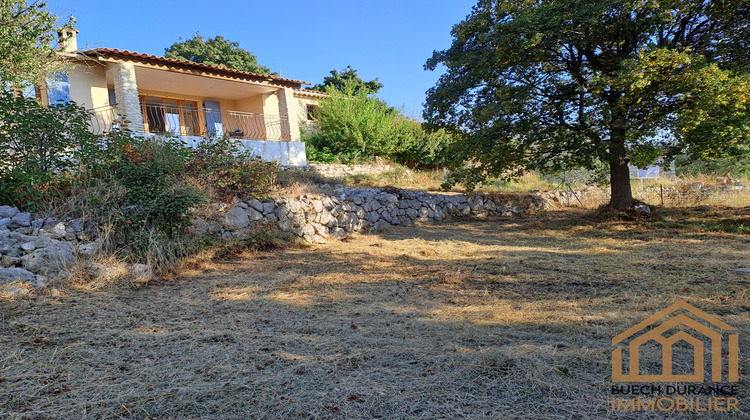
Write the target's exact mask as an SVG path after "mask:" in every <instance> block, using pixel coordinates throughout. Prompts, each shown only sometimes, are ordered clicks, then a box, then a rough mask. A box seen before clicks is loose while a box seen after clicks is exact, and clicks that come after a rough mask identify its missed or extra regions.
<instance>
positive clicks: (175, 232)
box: [92, 135, 205, 262]
mask: <svg viewBox="0 0 750 420" xmlns="http://www.w3.org/2000/svg"><path fill="white" fill-rule="evenodd" d="M111 140H112V141H111V143H110V148H109V154H108V156H107V160H106V161H103V162H101V163H100V165H99V166H97V168H96V169H95V170H94V171H93V172H92V175H93V176H94V177H95V178H97V179H101V180H102V181H101V182H103V185H99V187H98V188H108V189H109V190H110V191H116V192H117V193H116V194H109V195H107V196H106V197H107V199H106V201H103V202H100V203H97V204H98V205H99V206H100V207H99V213H101V214H100V215H101V216H106V218H105V219H106V220H108V221H109V223H111V229H110V230H111V232H112V234H111V237H110V244H109V246H110V248H112V250H115V249H122V250H124V251H125V253H126V256H127V257H130V259H133V260H136V261H141V262H148V260H151V259H152V258H150V257H148V256H149V255H152V254H153V250H162V251H163V250H165V249H172V248H174V246H173V245H174V243H173V242H174V241H173V239H174V238H176V237H178V236H179V235H180V233H181V231H182V229H183V228H184V227H186V226H187V225H188V224H189V223H190V209H191V208H193V207H195V206H197V205H198V204H201V203H203V202H205V194H204V193H203V192H202V191H200V190H198V189H196V188H194V187H192V186H190V185H187V184H185V183H184V182H182V179H181V178H182V174H184V172H185V169H186V166H187V163H188V162H189V159H190V150H189V149H188V148H186V147H185V146H184V144H182V143H181V142H179V141H178V140H176V139H173V138H169V137H164V138H156V137H149V138H139V137H127V136H123V135H115V136H113V137H112V138H111ZM156 243H159V244H161V246H158V247H156ZM169 254H170V255H171V254H174V255H179V252H176V251H174V250H173V251H170V253H169Z"/></svg>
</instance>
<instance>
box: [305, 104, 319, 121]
mask: <svg viewBox="0 0 750 420" xmlns="http://www.w3.org/2000/svg"><path fill="white" fill-rule="evenodd" d="M319 117H320V112H319V110H318V106H317V105H308V106H307V121H315V120H317V119H318V118H319Z"/></svg>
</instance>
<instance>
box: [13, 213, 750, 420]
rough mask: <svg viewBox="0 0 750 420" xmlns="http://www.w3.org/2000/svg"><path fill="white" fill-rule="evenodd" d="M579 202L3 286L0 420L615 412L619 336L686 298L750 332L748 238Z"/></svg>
mask: <svg viewBox="0 0 750 420" xmlns="http://www.w3.org/2000/svg"><path fill="white" fill-rule="evenodd" d="M581 216H582V213H576V212H565V213H554V212H551V213H548V214H545V215H541V216H533V217H526V218H518V219H503V220H473V221H461V222H448V223H444V224H440V225H433V226H423V227H409V228H396V229H391V230H390V231H387V232H385V233H382V234H379V235H369V236H358V237H356V238H353V239H351V240H348V241H346V242H338V243H331V244H326V245H321V246H315V247H307V248H289V249H284V250H277V251H274V252H270V253H260V254H249V255H245V256H243V257H242V258H239V259H236V260H233V261H229V262H225V263H221V264H218V265H217V266H216V267H215V269H214V270H211V271H209V272H204V273H188V274H187V275H186V276H184V277H182V278H180V279H178V280H175V281H169V282H166V281H165V282H158V283H156V284H152V285H149V286H148V287H145V288H142V289H138V290H121V291H111V292H96V293H93V292H76V291H72V292H69V293H68V294H66V295H65V296H62V297H56V298H52V297H38V298H30V299H23V300H19V301H13V302H0V309H1V312H0V349H1V350H0V417H4V416H5V417H10V418H16V417H18V418H63V417H68V418H120V417H122V418H147V417H150V418H162V419H164V418H169V419H172V418H174V419H179V418H450V419H455V418H472V419H474V418H524V419H528V418H576V417H577V418H605V417H617V416H615V415H613V414H611V413H610V412H609V398H610V395H609V385H610V382H609V381H610V378H611V363H610V354H611V339H612V337H613V336H614V335H615V334H617V333H619V332H621V331H623V330H625V329H627V328H629V327H630V326H632V325H634V324H635V323H637V322H639V321H641V320H643V319H645V318H647V317H648V316H650V315H651V314H653V313H655V312H656V311H658V310H660V309H663V308H665V307H666V306H668V305H669V304H671V303H674V302H676V301H677V300H680V299H684V300H687V301H689V302H690V303H692V304H694V305H696V306H699V307H700V308H701V309H703V310H705V311H707V312H710V313H712V314H713V315H716V316H720V317H721V319H722V320H724V321H725V322H727V323H729V324H731V325H732V326H734V327H736V328H738V329H739V330H741V337H740V343H741V345H742V343H743V342H744V344H745V347H744V348H745V349H747V348H748V347H747V343H748V342H750V341H748V340H750V337H748V334H747V333H748V332H750V315H748V310H749V309H750V300H749V296H748V287H749V285H750V278H748V277H747V276H744V277H742V276H741V275H739V274H734V273H732V272H731V269H732V268H736V267H738V266H739V265H741V264H742V263H743V262H745V263H750V261H748V255H750V240H749V239H748V236H747V235H742V234H730V233H720V232H704V231H700V230H687V229H676V228H660V227H644V226H642V225H632V224H629V223H626V222H587V221H585V220H583V219H581ZM741 357H742V359H741V363H740V367H741V369H742V371H743V373H744V374H745V376H744V377H742V378H741V381H742V382H741V383H740V388H741V393H742V398H741V407H742V408H743V409H744V410H745V411H746V412H748V411H750V396H748V390H749V389H750V387H749V386H748V380H747V376H748V374H750V363H748V358H747V351H745V352H744V354H741ZM631 416H632V414H631ZM626 417H627V416H626ZM733 418H736V417H733Z"/></svg>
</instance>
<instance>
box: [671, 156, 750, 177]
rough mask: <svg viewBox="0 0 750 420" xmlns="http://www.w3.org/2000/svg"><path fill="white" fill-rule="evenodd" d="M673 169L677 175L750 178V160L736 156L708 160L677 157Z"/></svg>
mask: <svg viewBox="0 0 750 420" xmlns="http://www.w3.org/2000/svg"><path fill="white" fill-rule="evenodd" d="M675 169H676V170H677V176H678V177H680V176H685V175H689V176H699V175H709V176H712V177H728V176H731V177H735V178H744V179H750V160H747V159H740V158H736V157H735V158H721V159H715V160H709V161H700V160H699V161H689V160H688V159H687V158H685V157H678V158H677V159H675Z"/></svg>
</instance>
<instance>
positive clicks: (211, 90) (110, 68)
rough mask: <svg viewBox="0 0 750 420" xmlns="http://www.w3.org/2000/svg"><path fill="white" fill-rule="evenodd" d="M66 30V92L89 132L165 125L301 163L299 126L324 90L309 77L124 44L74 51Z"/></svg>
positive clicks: (192, 139) (192, 137)
mask: <svg viewBox="0 0 750 420" xmlns="http://www.w3.org/2000/svg"><path fill="white" fill-rule="evenodd" d="M67 31H69V32H67V33H64V34H62V35H63V36H62V38H64V39H65V40H66V41H65V45H63V47H62V48H63V51H64V54H65V55H66V56H67V58H68V60H69V61H70V62H71V63H72V66H71V68H70V70H69V72H68V75H67V77H66V79H65V80H64V83H65V84H66V86H65V89H66V94H67V95H68V98H69V99H71V100H73V101H75V102H77V103H78V104H79V105H81V106H83V107H85V108H87V109H91V110H93V111H94V114H95V118H94V119H93V121H92V130H94V131H95V132H99V133H101V132H107V131H111V130H113V129H121V128H127V129H129V130H131V131H132V132H134V133H143V134H144V135H150V134H154V133H165V132H166V133H171V134H173V135H177V136H181V138H182V139H183V140H185V141H186V142H187V143H188V144H196V143H197V142H199V141H202V140H203V139H204V138H205V137H207V136H210V135H227V136H230V137H234V138H237V139H239V140H240V141H241V142H242V143H243V144H244V145H245V147H247V148H248V149H250V150H252V151H253V152H254V153H256V154H257V155H259V156H261V157H262V158H263V159H265V160H277V161H278V162H279V163H280V164H282V165H293V166H297V165H305V164H306V157H305V145H304V143H302V142H301V141H300V127H301V126H302V125H304V124H306V123H307V122H308V121H309V119H310V117H311V115H312V108H313V107H314V106H316V105H317V103H318V100H319V99H320V98H321V97H324V96H325V94H323V93H320V92H313V91H308V90H303V89H302V85H306V84H309V83H307V82H304V81H301V80H293V79H286V78H282V77H277V76H270V75H265V74H256V73H249V72H243V71H238V70H231V69H226V68H221V67H216V66H208V65H204V64H199V63H193V62H189V61H181V60H174V59H169V58H165V57H158V56H154V55H148V54H140V53H136V52H131V51H127V50H118V49H111V48H96V49H90V50H84V51H79V50H78V48H77V45H76V33H77V31H76V30H75V29H69V30H67Z"/></svg>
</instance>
